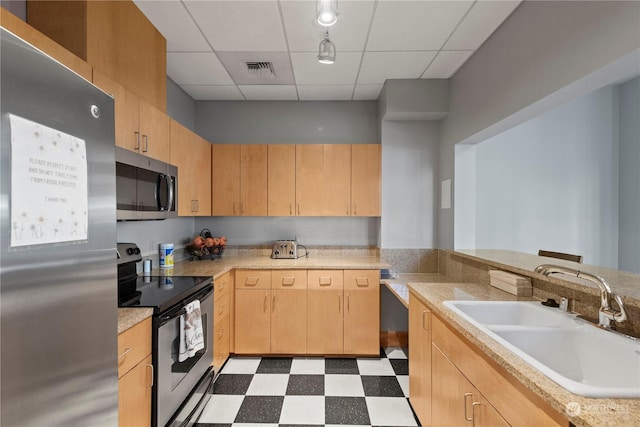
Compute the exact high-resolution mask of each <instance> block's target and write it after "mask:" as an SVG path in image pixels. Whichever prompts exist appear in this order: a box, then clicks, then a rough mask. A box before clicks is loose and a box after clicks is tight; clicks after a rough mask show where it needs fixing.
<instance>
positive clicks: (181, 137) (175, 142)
mask: <svg viewBox="0 0 640 427" xmlns="http://www.w3.org/2000/svg"><path fill="white" fill-rule="evenodd" d="M191 144H192V138H191V135H190V132H189V130H188V129H187V128H185V127H184V126H182V125H181V124H180V123H178V122H176V121H175V120H171V150H170V152H171V164H172V165H175V166H177V167H178V215H179V216H192V215H193V210H194V203H193V199H194V196H193V194H192V188H193V182H192V174H191V171H190V168H189V164H190V160H191ZM207 178H209V177H208V176H207ZM209 179H210V178H209Z"/></svg>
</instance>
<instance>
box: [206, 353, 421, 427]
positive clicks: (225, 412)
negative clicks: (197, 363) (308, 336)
mask: <svg viewBox="0 0 640 427" xmlns="http://www.w3.org/2000/svg"><path fill="white" fill-rule="evenodd" d="M408 397H409V368H408V359H407V352H406V349H402V348H386V349H381V352H380V358H379V359H378V358H369V359H366V358H364V359H330V358H327V359H325V358H322V357H317V358H305V357H293V358H291V357H286V358H260V357H232V358H231V359H229V360H228V361H227V363H226V365H225V366H224V367H223V368H222V372H221V373H220V376H219V377H218V379H217V380H216V383H215V385H214V394H213V396H212V398H211V400H210V401H209V403H208V404H207V407H206V409H205V410H204V412H203V414H202V417H201V418H200V422H199V424H197V426H198V427H223V426H227V427H231V426H233V427H239V426H244V427H248V426H256V427H268V426H272V427H278V426H280V427H283V426H321V425H326V426H332V425H339V426H348V425H352V426H356V425H357V426H394V427H400V426H406V427H409V426H418V425H419V424H418V422H417V419H416V417H415V415H414V413H413V410H412V409H411V406H410V405H409V399H408Z"/></svg>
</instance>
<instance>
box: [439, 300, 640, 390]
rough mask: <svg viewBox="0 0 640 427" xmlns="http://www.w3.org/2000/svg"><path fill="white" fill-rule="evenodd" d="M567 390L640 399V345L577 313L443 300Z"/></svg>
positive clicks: (533, 305) (528, 304) (514, 303)
mask: <svg viewBox="0 0 640 427" xmlns="http://www.w3.org/2000/svg"><path fill="white" fill-rule="evenodd" d="M444 305H445V306H446V307H448V308H450V309H451V310H453V311H455V312H456V313H458V314H459V315H460V316H462V317H463V318H465V319H466V320H468V321H469V322H471V323H472V324H474V325H475V326H477V327H478V328H480V329H481V330H483V331H484V332H485V333H487V334H488V335H490V336H491V337H492V338H493V339H495V340H496V341H497V342H498V343H500V344H502V345H503V346H505V347H506V348H507V349H509V350H510V351H512V352H513V353H515V354H516V355H518V356H519V357H521V358H522V359H523V360H525V361H526V362H527V363H529V364H530V365H532V366H533V367H535V368H536V369H538V370H539V371H540V372H542V373H543V374H544V375H546V376H547V377H549V378H551V379H552V380H553V381H555V382H556V383H558V384H559V385H560V386H562V387H564V388H565V389H567V390H568V391H570V392H572V393H575V394H578V395H581V396H587V397H598V398H613V397H620V398H639V397H640V341H638V340H636V339H633V338H629V337H626V336H624V335H621V334H617V333H615V332H612V331H607V330H603V329H600V328H598V327H596V326H594V325H592V324H590V323H588V322H586V321H584V320H582V319H579V318H577V317H576V316H575V315H573V314H567V313H562V312H560V311H559V310H558V309H554V308H549V307H544V306H542V305H541V304H540V303H536V302H522V301H445V302H444Z"/></svg>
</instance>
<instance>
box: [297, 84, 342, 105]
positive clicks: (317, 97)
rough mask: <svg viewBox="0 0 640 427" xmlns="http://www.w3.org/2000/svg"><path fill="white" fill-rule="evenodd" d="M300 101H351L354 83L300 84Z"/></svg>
mask: <svg viewBox="0 0 640 427" xmlns="http://www.w3.org/2000/svg"><path fill="white" fill-rule="evenodd" d="M298 94H299V95H300V101H350V100H351V95H352V94H353V85H322V86H305V85H299V86H298Z"/></svg>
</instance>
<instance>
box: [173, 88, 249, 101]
mask: <svg viewBox="0 0 640 427" xmlns="http://www.w3.org/2000/svg"><path fill="white" fill-rule="evenodd" d="M182 89H184V91H185V92H187V93H188V94H189V96H190V97H192V98H193V99H195V100H196V101H205V100H211V99H215V100H218V101H242V100H244V97H243V96H242V93H241V92H240V90H239V89H238V87H237V86H216V85H211V86H209V85H182Z"/></svg>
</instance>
